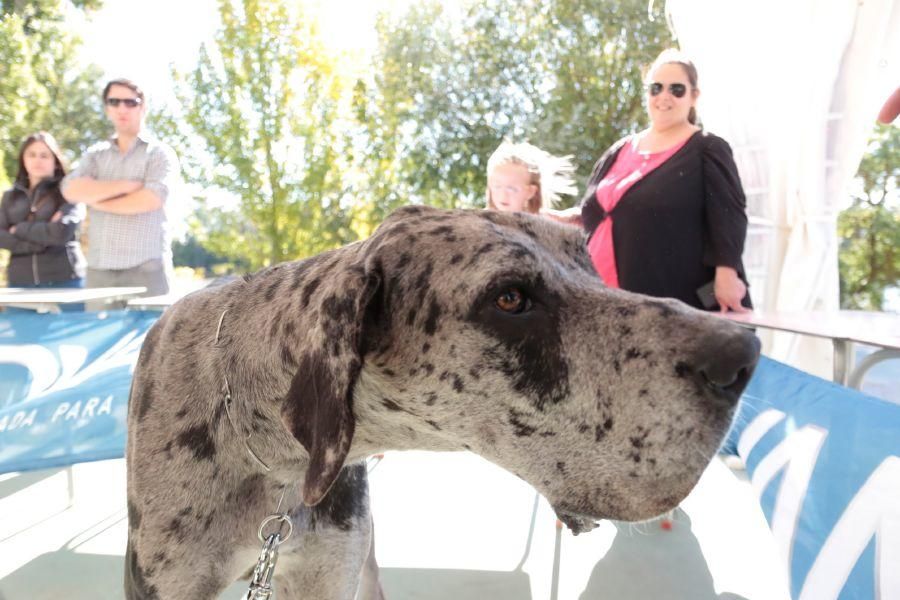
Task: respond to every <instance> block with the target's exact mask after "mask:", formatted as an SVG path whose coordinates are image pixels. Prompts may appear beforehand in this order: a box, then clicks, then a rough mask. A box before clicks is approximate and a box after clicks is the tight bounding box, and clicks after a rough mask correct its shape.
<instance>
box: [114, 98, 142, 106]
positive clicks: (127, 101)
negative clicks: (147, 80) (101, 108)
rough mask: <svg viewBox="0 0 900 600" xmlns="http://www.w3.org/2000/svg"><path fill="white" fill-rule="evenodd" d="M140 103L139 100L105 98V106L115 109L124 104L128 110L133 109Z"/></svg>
mask: <svg viewBox="0 0 900 600" xmlns="http://www.w3.org/2000/svg"><path fill="white" fill-rule="evenodd" d="M140 103H141V99H140V98H107V99H106V105H107V106H112V107H113V108H115V107H117V106H118V105H119V104H124V105H125V106H127V107H128V108H134V107H135V106H138V105H139V104H140Z"/></svg>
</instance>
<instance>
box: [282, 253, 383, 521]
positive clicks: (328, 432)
mask: <svg viewBox="0 0 900 600" xmlns="http://www.w3.org/2000/svg"><path fill="white" fill-rule="evenodd" d="M335 275H336V276H335V277H334V279H335V280H336V281H334V285H333V287H332V289H334V290H335V292H334V293H332V294H323V298H322V300H321V302H320V303H319V305H318V311H319V314H318V316H317V327H316V331H315V335H313V336H312V337H311V338H310V340H311V342H312V343H313V344H314V347H310V348H309V349H308V350H307V351H306V352H305V354H304V355H303V357H302V359H301V360H300V366H299V368H298V369H297V372H296V374H295V375H294V378H293V379H292V380H291V387H290V390H289V391H288V394H287V397H286V398H285V402H284V404H283V406H282V409H281V417H282V420H283V421H284V423H285V425H286V426H287V428H288V430H289V431H290V432H291V433H292V434H293V435H294V437H295V438H297V440H298V441H299V442H300V443H301V444H303V447H304V448H306V450H307V452H308V453H309V467H308V469H307V471H306V479H305V480H304V482H303V502H304V503H305V504H306V505H308V506H313V505H315V504H317V503H319V502H320V501H321V500H322V498H324V497H325V494H327V493H328V490H329V489H331V486H332V484H333V483H334V481H335V479H337V476H338V474H339V473H340V471H341V469H342V468H343V466H344V461H345V460H346V458H347V452H348V451H349V450H350V443H351V442H352V440H353V429H354V425H355V423H354V418H353V406H352V402H353V388H354V386H355V385H356V380H357V378H358V377H359V372H360V369H361V368H362V359H363V356H362V343H363V341H362V337H363V326H364V323H365V322H366V321H367V312H369V311H370V305H371V304H373V302H372V299H373V297H374V296H375V295H376V292H377V291H378V288H379V287H380V286H381V280H382V278H381V275H380V271H379V270H378V269H366V268H363V267H361V266H353V267H350V268H349V269H347V270H346V271H344V272H342V273H340V274H335Z"/></svg>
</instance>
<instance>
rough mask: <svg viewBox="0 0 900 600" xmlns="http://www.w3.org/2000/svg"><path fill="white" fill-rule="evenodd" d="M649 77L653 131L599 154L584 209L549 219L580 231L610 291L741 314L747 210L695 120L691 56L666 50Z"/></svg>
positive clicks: (727, 165) (717, 148)
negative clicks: (742, 256)
mask: <svg viewBox="0 0 900 600" xmlns="http://www.w3.org/2000/svg"><path fill="white" fill-rule="evenodd" d="M648 75H649V76H648V78H647V82H646V98H647V114H648V115H649V117H650V127H649V128H647V129H646V130H644V131H641V132H639V133H636V134H634V135H629V136H627V137H625V138H623V139H621V140H619V141H618V142H616V143H615V144H613V146H612V147H611V148H609V149H608V150H607V151H606V152H605V153H604V154H603V156H602V157H601V158H600V160H599V161H597V164H596V165H595V167H594V172H593V174H592V175H591V178H590V180H589V181H588V186H587V191H586V193H585V195H584V197H583V199H582V202H581V206H580V208H576V209H574V210H568V211H562V212H558V213H557V214H551V215H550V216H552V217H555V218H557V219H559V220H564V221H566V222H569V223H573V224H574V223H580V224H581V225H582V226H583V227H584V229H585V231H586V232H587V233H588V234H589V236H590V238H589V240H588V252H589V253H590V255H591V259H592V261H593V263H594V267H595V268H596V269H597V272H598V273H599V274H600V276H601V277H602V278H603V279H604V281H605V282H606V284H607V285H609V286H610V287H618V288H621V289H625V290H629V291H632V292H639V293H642V294H647V295H650V296H659V297H666V298H677V299H678V300H681V301H682V302H685V303H687V304H689V305H691V306H694V307H695V308H700V309H706V310H719V311H722V312H725V311H729V310H731V311H735V312H745V311H746V310H748V309H749V308H751V307H752V304H751V302H750V295H749V293H748V291H747V278H746V275H745V273H744V266H743V263H742V261H741V254H742V253H743V250H744V240H745V238H746V235H747V213H746V206H745V199H744V191H743V189H742V188H741V181H740V178H739V177H738V172H737V166H736V165H735V163H734V159H733V158H732V154H731V148H730V147H729V145H728V143H727V142H726V141H725V140H723V139H722V138H720V137H717V136H715V135H713V134H711V133H708V132H706V131H703V130H702V129H701V128H700V127H698V126H697V114H696V109H695V105H696V102H697V98H698V96H699V95H700V90H699V89H698V87H697V70H696V68H695V67H694V65H693V63H692V62H691V61H690V60H688V59H687V58H686V57H684V56H683V55H681V53H679V52H677V51H674V50H667V51H665V52H663V53H662V54H661V55H660V56H659V58H657V59H656V61H655V62H654V64H653V66H652V67H651V68H650V71H649V74H648Z"/></svg>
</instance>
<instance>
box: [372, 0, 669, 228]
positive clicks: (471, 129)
mask: <svg viewBox="0 0 900 600" xmlns="http://www.w3.org/2000/svg"><path fill="white" fill-rule="evenodd" d="M647 6H648V5H647V3H646V1H645V0H588V1H585V0H523V1H521V2H510V1H508V0H487V1H470V2H464V3H463V4H462V8H461V11H462V14H461V15H455V14H451V13H448V12H447V10H446V9H445V8H443V4H442V3H440V2H438V1H437V0H431V1H429V2H419V3H415V4H413V5H411V6H410V8H409V10H408V12H406V13H405V14H403V15H400V16H391V15H387V14H383V15H381V17H380V18H379V21H378V25H377V29H378V39H379V46H378V50H377V55H376V57H375V61H374V63H373V68H374V76H373V77H372V78H371V79H370V80H368V81H360V82H359V83H358V85H357V88H356V98H355V107H356V110H357V114H358V118H359V120H360V122H361V123H362V124H363V125H364V129H365V131H366V134H367V136H368V137H367V146H366V150H365V152H364V153H362V154H363V156H364V157H365V160H366V161H367V164H366V166H365V170H366V172H368V173H371V174H372V175H373V178H372V183H373V185H372V186H371V187H370V188H369V189H368V195H367V197H368V198H369V200H370V202H371V206H372V215H373V217H375V218H376V219H378V218H381V217H383V216H384V214H385V213H387V212H389V211H390V210H391V209H392V208H394V207H395V206H397V205H400V204H404V203H406V202H409V201H419V202H424V203H427V204H433V205H438V206H475V205H481V203H482V202H483V194H484V188H485V181H486V175H485V167H486V163H487V159H488V157H489V156H490V154H491V152H493V150H494V149H495V148H496V147H497V145H498V144H499V142H500V141H501V140H502V139H503V138H504V137H510V138H514V139H515V140H521V139H529V140H530V141H531V142H532V143H535V144H537V145H539V146H541V147H542V148H544V149H546V150H548V151H550V152H553V153H555V154H563V155H567V154H572V155H574V158H575V163H576V166H577V167H578V176H579V178H580V179H582V180H583V179H584V178H586V177H587V175H588V174H589V171H590V168H591V166H592V164H593V162H594V161H595V160H596V159H597V158H598V157H599V155H600V153H601V152H602V151H603V150H604V149H605V148H606V147H607V146H609V145H610V144H611V143H612V142H614V141H615V140H616V139H618V138H619V137H620V136H622V135H624V134H625V133H628V132H630V131H634V130H636V129H637V128H639V127H641V126H643V125H644V124H645V123H646V117H645V114H644V110H643V106H642V93H641V87H642V86H641V78H642V74H641V68H642V67H644V66H646V65H647V64H649V63H650V62H651V61H652V60H653V58H655V56H656V55H657V54H658V53H659V51H660V50H662V49H663V48H665V47H668V46H671V45H673V41H672V39H671V37H670V35H669V32H668V29H667V27H666V23H665V19H664V17H663V14H662V6H661V3H657V5H656V6H655V8H654V9H653V14H652V15H650V17H652V18H648V14H647V10H648V8H647ZM574 201H575V199H569V202H570V203H571V202H574Z"/></svg>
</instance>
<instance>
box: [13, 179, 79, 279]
mask: <svg viewBox="0 0 900 600" xmlns="http://www.w3.org/2000/svg"><path fill="white" fill-rule="evenodd" d="M57 212H59V214H60V217H59V218H58V219H57V220H56V221H53V215H55V214H56V213H57ZM83 212H84V211H83V209H82V208H81V207H80V206H77V205H73V204H69V203H68V202H66V201H65V199H63V197H62V194H61V193H60V191H59V179H47V180H44V181H42V182H40V183H39V184H38V185H37V186H36V187H35V188H34V191H33V192H31V193H29V191H28V190H27V189H25V188H24V187H22V186H20V185H18V184H16V185H14V186H13V188H12V189H10V190H7V191H6V192H4V193H3V199H2V201H0V248H6V249H7V250H9V251H10V253H11V254H12V256H11V257H10V260H9V267H8V268H7V281H8V282H9V285H11V286H17V285H36V284H39V283H52V282H62V281H69V280H72V279H78V278H81V277H84V270H85V260H84V255H83V254H82V252H81V246H80V245H79V243H78V228H79V225H80V223H81V219H82V214H83ZM13 225H15V227H16V232H15V233H10V232H9V229H10V227H12V226H13Z"/></svg>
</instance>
